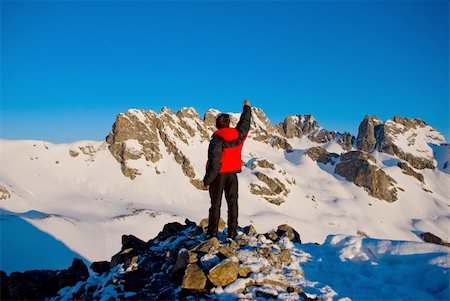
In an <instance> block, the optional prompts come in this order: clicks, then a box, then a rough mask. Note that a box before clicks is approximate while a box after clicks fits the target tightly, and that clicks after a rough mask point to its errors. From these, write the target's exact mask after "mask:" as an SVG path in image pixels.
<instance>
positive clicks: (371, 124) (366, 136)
mask: <svg viewBox="0 0 450 301" xmlns="http://www.w3.org/2000/svg"><path fill="white" fill-rule="evenodd" d="M382 124H383V122H382V121H381V120H380V119H378V117H377V116H372V117H371V116H369V115H366V116H365V117H364V119H363V121H362V122H361V124H360V125H359V128H358V138H357V140H356V146H357V148H358V150H362V151H364V152H367V153H371V152H373V151H374V150H375V148H376V146H377V132H378V129H379V127H380V126H381V125H382Z"/></svg>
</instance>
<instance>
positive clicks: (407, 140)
mask: <svg viewBox="0 0 450 301" xmlns="http://www.w3.org/2000/svg"><path fill="white" fill-rule="evenodd" d="M385 124H386V125H389V126H392V127H395V128H397V129H399V130H400V133H398V134H393V137H394V139H395V144H396V145H397V146H398V147H400V148H401V149H402V150H403V151H404V152H406V153H410V154H412V155H413V156H415V157H421V158H427V159H433V149H432V148H431V146H430V144H436V145H440V144H442V143H443V142H445V138H444V137H443V136H442V135H441V134H440V133H438V132H436V131H435V130H434V129H433V128H432V127H431V126H429V125H427V126H424V127H416V128H410V129H406V128H405V126H403V125H402V124H399V123H396V122H394V121H393V120H388V121H386V123H385Z"/></svg>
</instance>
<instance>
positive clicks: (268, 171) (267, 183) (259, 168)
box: [250, 159, 295, 205]
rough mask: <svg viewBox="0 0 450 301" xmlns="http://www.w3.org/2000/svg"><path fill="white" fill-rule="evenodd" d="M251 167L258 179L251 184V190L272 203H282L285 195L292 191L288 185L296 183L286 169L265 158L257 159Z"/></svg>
mask: <svg viewBox="0 0 450 301" xmlns="http://www.w3.org/2000/svg"><path fill="white" fill-rule="evenodd" d="M251 169H252V170H254V172H253V174H254V175H255V176H256V179H257V180H255V181H253V182H252V183H251V184H250V192H251V193H253V194H255V195H260V196H261V197H262V198H263V199H265V200H267V201H268V202H270V203H272V204H275V205H280V204H282V203H283V202H284V197H286V196H287V195H288V194H289V193H290V192H291V191H290V189H289V188H288V186H290V185H293V184H295V180H294V179H293V178H289V177H287V176H286V171H285V170H283V169H281V168H278V167H277V166H276V165H275V164H274V163H272V162H269V161H267V160H265V159H256V160H255V161H254V162H253V163H252V166H251Z"/></svg>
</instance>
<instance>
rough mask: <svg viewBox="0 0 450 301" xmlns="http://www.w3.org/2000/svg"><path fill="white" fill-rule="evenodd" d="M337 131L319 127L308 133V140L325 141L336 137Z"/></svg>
mask: <svg viewBox="0 0 450 301" xmlns="http://www.w3.org/2000/svg"><path fill="white" fill-rule="evenodd" d="M336 136H337V133H336V132H330V131H328V130H325V129H320V130H318V131H315V132H312V133H310V134H309V135H308V138H309V140H311V141H314V142H317V143H326V142H329V141H331V140H334V139H336Z"/></svg>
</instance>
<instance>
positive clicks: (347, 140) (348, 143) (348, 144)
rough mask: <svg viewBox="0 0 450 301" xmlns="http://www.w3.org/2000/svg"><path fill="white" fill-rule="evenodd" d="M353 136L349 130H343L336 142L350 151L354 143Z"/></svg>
mask: <svg viewBox="0 0 450 301" xmlns="http://www.w3.org/2000/svg"><path fill="white" fill-rule="evenodd" d="M355 140H356V138H355V136H353V135H351V134H350V133H349V132H344V133H343V134H341V135H340V136H339V138H338V139H337V141H336V142H337V143H338V144H339V145H340V146H341V147H342V148H343V149H344V150H346V151H350V150H352V148H353V145H354V144H355Z"/></svg>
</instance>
